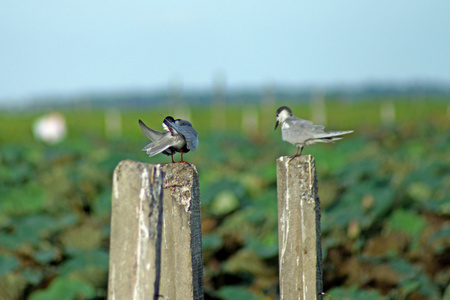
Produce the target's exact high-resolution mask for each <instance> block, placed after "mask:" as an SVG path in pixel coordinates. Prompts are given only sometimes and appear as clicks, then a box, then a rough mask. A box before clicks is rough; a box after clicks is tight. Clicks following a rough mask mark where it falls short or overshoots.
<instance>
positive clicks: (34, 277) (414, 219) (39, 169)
mask: <svg viewBox="0 0 450 300" xmlns="http://www.w3.org/2000/svg"><path fill="white" fill-rule="evenodd" d="M386 101H387V100H386ZM393 103H394V107H395V123H394V124H384V125H383V124H381V123H380V105H381V104H382V102H380V101H375V100H372V101H371V100H367V101H363V102H338V101H328V102H327V103H326V116H327V128H328V129H338V130H339V129H342V130H346V129H354V130H355V133H353V134H351V135H348V136H346V137H345V138H344V139H343V140H342V141H339V142H337V143H336V144H333V145H314V146H310V147H307V148H305V150H304V153H306V154H312V155H314V156H315V159H316V166H317V169H318V176H319V195H320V199H321V203H322V246H323V255H324V263H323V265H324V290H325V291H326V292H327V293H328V294H330V295H331V296H332V297H333V299H334V300H336V299H450V289H449V288H448V285H449V282H450V155H449V154H450V120H449V119H450V118H449V112H448V107H449V104H448V103H449V101H448V100H447V101H444V100H434V101H433V100H427V99H422V100H396V101H395V102H393ZM280 105H283V104H282V103H277V104H276V105H275V104H273V105H272V106H269V107H262V108H258V107H256V106H254V105H253V106H252V105H247V106H244V105H242V106H232V107H227V108H226V110H224V111H223V114H224V115H223V117H224V118H225V119H224V121H223V124H218V122H212V120H214V121H216V120H217V117H218V115H217V111H212V110H211V108H210V107H203V108H202V107H193V108H191V109H190V111H189V113H190V115H191V117H190V119H191V121H192V123H193V125H194V126H195V127H196V129H197V130H198V131H199V135H200V145H199V148H198V150H197V151H195V152H192V153H188V154H186V156H185V159H186V160H188V161H189V162H191V163H194V164H196V165H197V168H198V170H199V175H200V190H201V200H202V219H203V221H202V231H203V250H204V252H203V256H204V265H205V272H204V277H205V278H204V279H205V292H206V298H207V299H233V300H236V299H277V296H278V277H277V273H278V263H277V260H278V245H277V241H278V235H277V203H276V169H275V160H276V159H277V158H278V157H279V156H282V155H292V154H294V152H295V147H294V146H292V145H290V144H288V143H286V142H282V141H281V138H280V135H281V134H280V132H279V131H274V130H273V126H274V123H275V120H274V119H275V111H276V108H277V107H278V106H280ZM291 108H292V109H293V111H294V113H295V114H296V115H298V116H299V117H302V118H305V119H311V116H312V110H311V107H310V106H309V105H307V104H296V105H291ZM62 113H63V115H64V116H65V117H66V119H67V124H68V137H67V138H66V139H65V140H64V141H63V142H62V143H60V144H57V145H53V146H50V145H46V144H44V143H42V142H38V141H35V140H34V139H33V136H32V131H31V126H32V123H33V121H34V120H35V119H36V118H37V117H38V116H40V115H41V114H38V113H36V112H26V113H24V112H21V113H18V112H0V145H1V146H0V212H1V213H0V299H2V300H3V299H5V300H9V299H31V300H39V299H104V298H105V297H106V288H107V274H108V248H109V221H110V204H111V203H110V201H111V178H112V172H113V170H114V168H115V166H116V165H117V164H118V162H120V161H121V160H122V159H133V160H139V161H144V162H148V163H159V162H161V163H168V162H169V161H170V157H167V156H162V155H159V156H156V157H153V158H148V157H147V156H146V155H145V153H144V152H142V151H141V150H140V149H141V148H142V147H143V146H144V145H145V144H146V143H147V141H146V139H145V137H144V136H143V134H142V133H141V132H140V129H139V126H138V124H137V120H138V119H142V120H143V121H144V122H146V123H147V124H148V125H149V126H150V127H153V128H156V129H158V128H160V126H161V125H160V124H161V122H162V119H163V117H162V116H161V115H163V116H165V115H167V114H171V115H173V116H174V117H179V116H177V115H176V114H175V113H174V111H173V110H171V109H169V108H166V107H165V108H155V109H154V110H152V111H123V112H121V118H122V134H121V135H120V136H116V137H109V138H107V137H106V136H105V112H104V111H98V110H80V111H63V112H62ZM243 114H245V115H252V114H253V115H255V114H256V115H257V116H258V122H257V125H252V126H256V127H255V128H251V132H245V130H244V131H243V127H245V126H244V125H243V124H242V115H243ZM219 117H221V116H220V115H219ZM244 129H245V128H244ZM246 129H249V128H248V127H247V128H246ZM177 159H179V156H177Z"/></svg>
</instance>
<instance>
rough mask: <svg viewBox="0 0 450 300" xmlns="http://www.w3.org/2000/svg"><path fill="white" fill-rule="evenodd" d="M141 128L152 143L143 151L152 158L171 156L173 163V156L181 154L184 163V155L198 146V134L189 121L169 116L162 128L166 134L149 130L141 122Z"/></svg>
mask: <svg viewBox="0 0 450 300" xmlns="http://www.w3.org/2000/svg"><path fill="white" fill-rule="evenodd" d="M139 126H140V127H141V130H142V132H143V133H144V134H145V136H146V137H147V138H149V139H150V140H151V141H152V143H150V144H148V145H147V146H145V147H144V148H143V149H142V151H145V152H147V154H148V155H149V156H150V157H151V156H155V155H156V154H159V153H163V154H165V155H170V156H171V157H172V163H174V161H173V154H174V153H175V152H180V153H181V161H180V162H185V161H183V153H187V152H189V151H194V150H195V149H197V146H198V133H197V131H195V129H194V127H192V124H191V123H190V122H189V121H186V120H181V119H176V120H175V119H174V118H173V117H171V116H168V117H166V118H165V119H164V121H163V123H162V126H163V128H164V130H165V132H160V131H157V130H154V129H151V128H149V127H148V126H147V125H145V124H144V122H142V121H141V120H139Z"/></svg>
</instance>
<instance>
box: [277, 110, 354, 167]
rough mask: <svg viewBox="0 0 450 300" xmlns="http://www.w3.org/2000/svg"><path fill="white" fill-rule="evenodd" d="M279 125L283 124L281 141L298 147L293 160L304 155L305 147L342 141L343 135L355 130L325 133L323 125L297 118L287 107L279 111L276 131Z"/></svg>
mask: <svg viewBox="0 0 450 300" xmlns="http://www.w3.org/2000/svg"><path fill="white" fill-rule="evenodd" d="M279 124H281V139H282V140H283V141H286V142H289V143H291V144H293V145H296V146H297V152H295V155H294V156H292V157H291V159H292V158H294V157H297V156H300V155H302V151H303V147H305V146H309V145H312V144H315V143H332V142H334V141H337V140H340V139H342V137H341V135H343V134H348V133H351V132H353V130H346V131H325V130H324V128H325V127H324V126H322V125H314V124H313V123H312V122H311V121H307V120H303V119H300V118H297V117H296V116H294V114H293V113H292V110H291V109H290V108H289V107H287V106H282V107H280V108H279V109H278V110H277V115H276V124H275V129H277V127H278V125H279ZM299 151H300V153H298V152H299Z"/></svg>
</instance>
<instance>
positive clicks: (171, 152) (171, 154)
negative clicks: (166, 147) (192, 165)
mask: <svg viewBox="0 0 450 300" xmlns="http://www.w3.org/2000/svg"><path fill="white" fill-rule="evenodd" d="M170 156H171V157H172V163H173V164H174V163H175V162H174V161H173V151H172V150H171V151H170Z"/></svg>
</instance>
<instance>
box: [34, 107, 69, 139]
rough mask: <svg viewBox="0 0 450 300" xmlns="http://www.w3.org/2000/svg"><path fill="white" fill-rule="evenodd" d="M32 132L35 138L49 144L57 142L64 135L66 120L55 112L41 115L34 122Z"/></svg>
mask: <svg viewBox="0 0 450 300" xmlns="http://www.w3.org/2000/svg"><path fill="white" fill-rule="evenodd" d="M33 133H34V137H35V138H36V139H37V140H41V141H44V142H46V143H49V144H55V143H58V142H60V141H62V140H63V139H64V137H65V136H66V133H67V129H66V120H65V118H64V116H63V115H62V114H60V113H57V112H54V113H51V114H48V115H45V116H42V117H40V118H39V119H37V120H36V121H35V122H34V124H33Z"/></svg>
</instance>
